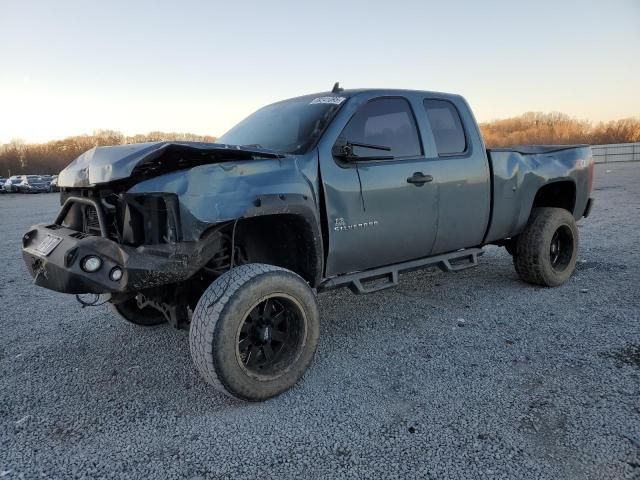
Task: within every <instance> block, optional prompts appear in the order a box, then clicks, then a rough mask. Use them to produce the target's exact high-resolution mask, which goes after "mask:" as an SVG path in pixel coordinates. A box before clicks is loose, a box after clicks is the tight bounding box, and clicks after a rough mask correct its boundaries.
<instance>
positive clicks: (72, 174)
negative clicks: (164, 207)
mask: <svg viewBox="0 0 640 480" xmlns="http://www.w3.org/2000/svg"><path fill="white" fill-rule="evenodd" d="M283 157H284V155H282V154H279V153H276V152H273V151H271V150H266V149H262V148H252V147H240V146H236V145H226V144H221V143H200V142H149V143H134V144H129V145H116V146H113V147H94V148H92V149H91V150H88V151H87V152H85V153H83V154H82V155H80V156H79V157H78V158H76V159H75V160H74V161H72V162H71V163H70V164H69V165H68V166H67V167H66V168H65V169H64V170H62V172H60V175H59V177H58V186H59V187H75V188H77V187H92V186H95V185H98V184H103V183H109V182H113V181H116V180H123V179H126V178H129V177H131V176H132V175H134V173H136V172H137V174H138V176H140V177H141V178H150V177H152V176H154V175H160V174H162V173H166V172H170V171H173V170H180V169H184V168H190V167H191V166H195V165H203V164H207V163H218V162H224V161H233V160H251V159H253V158H283Z"/></svg>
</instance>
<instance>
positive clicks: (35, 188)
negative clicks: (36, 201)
mask: <svg viewBox="0 0 640 480" xmlns="http://www.w3.org/2000/svg"><path fill="white" fill-rule="evenodd" d="M16 187H17V189H18V192H20V193H43V192H48V191H49V183H48V182H47V181H46V180H45V179H43V178H42V177H41V176H39V175H23V180H22V182H20V183H18V184H17V185H16Z"/></svg>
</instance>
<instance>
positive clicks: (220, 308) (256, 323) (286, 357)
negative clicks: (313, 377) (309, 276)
mask: <svg viewBox="0 0 640 480" xmlns="http://www.w3.org/2000/svg"><path fill="white" fill-rule="evenodd" d="M319 331H320V328H319V314H318V306H317V302H316V298H315V295H314V293H313V291H312V290H311V288H309V286H308V285H307V283H306V282H305V281H304V280H303V279H302V278H301V277H299V276H298V275H296V274H295V273H293V272H291V271H289V270H285V269H283V268H280V267H275V266H272V265H264V264H256V263H253V264H246V265H241V266H239V267H236V268H234V269H232V270H231V271H229V272H227V273H225V274H224V275H222V276H220V277H219V278H218V279H217V280H215V281H214V282H213V283H212V284H211V285H210V286H209V288H207V290H206V291H205V293H204V295H203V296H202V298H201V299H200V301H199V302H198V305H197V306H196V309H195V311H194V313H193V317H192V319H191V329H190V332H189V344H190V347H191V357H192V358H193V361H194V364H195V366H196V368H197V370H198V371H199V372H200V374H201V375H202V377H203V378H204V379H205V380H206V381H207V382H208V383H210V384H211V385H213V386H214V387H215V388H216V389H217V390H219V391H221V392H223V393H225V394H227V395H231V396H233V397H237V398H241V399H244V400H250V401H259V400H265V399H267V398H270V397H273V396H275V395H278V394H280V393H282V392H284V391H286V390H288V389H289V388H291V387H292V386H293V385H294V384H295V383H296V382H297V381H298V380H299V379H300V378H301V377H302V375H303V374H304V372H305V371H306V370H307V368H308V366H309V365H310V363H311V361H312V359H313V356H314V353H315V350H316V346H317V343H318V337H319Z"/></svg>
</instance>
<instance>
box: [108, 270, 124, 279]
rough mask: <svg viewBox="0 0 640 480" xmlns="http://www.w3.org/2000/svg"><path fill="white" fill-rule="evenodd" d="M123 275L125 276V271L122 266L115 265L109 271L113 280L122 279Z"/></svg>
mask: <svg viewBox="0 0 640 480" xmlns="http://www.w3.org/2000/svg"><path fill="white" fill-rule="evenodd" d="M122 276H123V272H122V269H121V268H120V267H114V268H112V269H111V271H110V272H109V278H110V279H111V281H112V282H119V281H120V280H122Z"/></svg>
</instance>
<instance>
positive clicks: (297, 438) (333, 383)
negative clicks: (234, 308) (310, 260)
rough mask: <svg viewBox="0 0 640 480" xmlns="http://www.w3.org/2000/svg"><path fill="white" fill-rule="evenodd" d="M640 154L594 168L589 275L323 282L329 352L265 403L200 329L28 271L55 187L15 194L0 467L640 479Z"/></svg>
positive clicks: (1, 304) (1, 366)
mask: <svg viewBox="0 0 640 480" xmlns="http://www.w3.org/2000/svg"><path fill="white" fill-rule="evenodd" d="M638 185H640V163H629V164H617V165H599V166H598V167H597V177H596V191H595V194H594V196H595V197H596V198H597V203H596V207H595V209H594V211H593V213H592V216H591V217H590V218H589V219H588V220H583V221H581V222H580V233H581V237H582V238H581V246H582V248H581V253H580V260H579V262H580V263H579V267H578V270H577V272H576V274H575V275H574V276H573V277H572V279H571V280H570V281H569V282H568V283H567V284H566V285H564V286H562V287H560V288H556V289H545V288H535V287H532V286H529V285H525V284H523V283H521V282H520V281H518V279H517V277H516V274H515V272H514V270H513V267H512V264H511V258H510V257H509V255H508V254H507V253H506V252H505V251H504V250H503V249H499V248H488V249H487V252H486V254H485V255H484V257H482V258H481V264H480V266H479V267H478V268H475V269H470V270H467V271H464V272H461V273H458V274H444V273H439V272H433V271H423V272H415V273H412V274H407V275H405V276H404V277H402V282H401V285H400V286H399V287H398V288H396V289H394V290H388V291H386V292H380V293H378V294H372V295H368V296H354V295H352V294H351V293H350V292H348V291H346V290H344V291H334V292H329V293H326V294H324V295H322V296H321V297H320V307H321V314H322V333H321V339H320V346H319V349H318V354H317V356H316V360H315V362H314V364H313V365H312V367H311V369H310V370H309V372H308V373H307V375H306V377H305V378H304V380H303V381H301V382H300V384H299V385H298V386H297V387H296V388H294V389H293V390H291V391H289V392H288V393H286V394H284V395H282V396H280V397H278V398H276V399H273V400H270V401H268V402H265V403H261V404H246V403H241V402H237V401H233V400H231V399H228V398H226V397H224V396H222V395H220V394H218V393H216V392H215V391H214V390H213V389H212V388H210V387H208V386H207V385H206V384H204V383H203V382H202V381H201V380H200V379H199V377H198V376H197V374H196V372H195V370H194V368H193V367H192V364H191V359H190V358H189V348H188V332H186V331H174V330H172V329H171V328H169V327H158V328H151V329H144V328H140V327H135V326H132V325H129V324H127V323H125V322H124V321H122V320H119V319H118V318H116V317H115V316H114V315H112V314H111V313H110V311H109V310H108V309H107V307H104V306H103V307H99V308H86V309H81V308H80V306H79V305H78V304H77V303H76V302H75V300H74V299H73V297H71V296H66V295H61V294H55V293H53V292H49V291H47V290H44V289H40V288H36V287H33V286H32V285H31V283H30V279H29V277H28V274H27V272H26V270H25V268H24V266H23V264H22V260H21V257H20V251H19V245H20V237H21V235H22V233H23V232H24V231H25V230H26V228H27V227H28V226H29V225H30V224H33V223H37V222H41V221H47V220H49V219H52V218H53V217H54V215H55V212H56V211H57V209H58V204H57V198H56V196H55V195H53V194H47V195H37V196H17V195H4V196H0V225H1V228H2V230H1V231H2V234H1V237H0V252H2V255H3V257H4V259H5V263H4V265H3V268H2V274H1V275H2V277H1V279H0V280H1V281H0V312H1V314H0V315H1V318H0V328H1V329H2V335H0V392H1V395H0V477H2V478H22V477H24V478H35V477H52V478H67V477H91V478H99V477H100V478H102V477H108V478H178V477H180V478H193V479H195V478H240V477H241V478H256V477H260V478H278V479H281V478H301V477H302V476H303V475H304V476H305V477H306V478H344V477H351V478H358V479H361V478H376V479H377V478H408V477H412V478H413V477H421V478H455V479H459V478H474V479H475V478H549V479H560V478H576V479H584V478H592V479H606V478H612V479H621V478H640V323H639V317H640V298H639V297H640V295H639V294H640V287H639V285H640V268H639V264H640V254H639V253H638V251H639V247H638V245H639V244H640V187H638Z"/></svg>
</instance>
